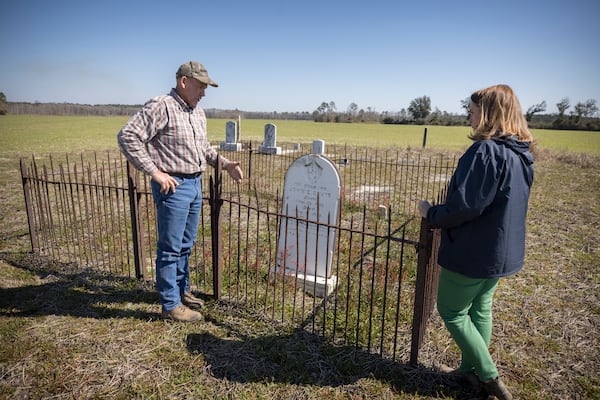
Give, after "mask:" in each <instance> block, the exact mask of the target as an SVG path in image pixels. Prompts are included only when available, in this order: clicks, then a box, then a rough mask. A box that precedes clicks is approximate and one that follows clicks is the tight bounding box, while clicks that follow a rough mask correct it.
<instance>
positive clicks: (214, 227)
mask: <svg viewBox="0 0 600 400" xmlns="http://www.w3.org/2000/svg"><path fill="white" fill-rule="evenodd" d="M222 181H223V171H222V168H221V156H217V165H216V167H215V176H214V177H213V176H211V177H210V197H209V199H208V202H209V204H210V237H211V244H212V265H213V296H214V298H215V300H219V299H220V298H221V287H222V284H223V262H222V259H221V248H222V244H221V206H222V205H223V200H222V199H221V192H222V189H223V188H222Z"/></svg>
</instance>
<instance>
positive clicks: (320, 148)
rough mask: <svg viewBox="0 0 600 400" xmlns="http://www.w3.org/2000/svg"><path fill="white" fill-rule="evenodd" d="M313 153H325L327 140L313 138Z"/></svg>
mask: <svg viewBox="0 0 600 400" xmlns="http://www.w3.org/2000/svg"><path fill="white" fill-rule="evenodd" d="M312 154H325V141H324V140H313V143H312Z"/></svg>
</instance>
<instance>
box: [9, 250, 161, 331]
mask: <svg viewBox="0 0 600 400" xmlns="http://www.w3.org/2000/svg"><path fill="white" fill-rule="evenodd" d="M0 260H2V261H4V262H5V263H7V264H9V265H11V266H13V267H15V268H17V269H19V270H22V271H23V272H25V273H29V274H28V275H27V276H25V278H23V277H21V279H22V280H24V281H25V282H28V281H33V280H34V279H31V276H37V277H38V278H39V279H35V282H34V283H30V284H27V283H25V284H19V285H14V287H8V288H7V287H6V286H11V285H7V284H6V282H7V281H9V280H15V281H19V280H20V279H19V277H16V278H11V277H10V276H8V277H7V276H5V275H4V273H3V274H2V275H1V276H3V281H5V285H4V286H5V287H4V288H0V315H3V316H11V317H29V316H39V315H68V316H75V317H89V318H137V319H141V320H150V319H157V318H160V314H159V313H157V312H150V311H146V310H143V308H147V307H144V306H143V305H141V303H147V304H148V306H150V305H156V304H158V294H157V293H156V291H155V290H154V288H153V287H152V286H151V284H150V283H149V282H142V281H139V280H137V279H133V278H127V277H118V276H115V275H110V274H108V273H102V272H97V271H93V270H91V269H83V270H82V269H81V268H80V267H77V266H76V265H74V264H68V263H61V262H58V261H54V260H50V259H48V258H45V257H40V256H37V255H34V254H31V253H4V252H2V253H0ZM27 278H28V279H27Z"/></svg>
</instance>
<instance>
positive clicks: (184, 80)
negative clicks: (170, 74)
mask: <svg viewBox="0 0 600 400" xmlns="http://www.w3.org/2000/svg"><path fill="white" fill-rule="evenodd" d="M187 79H188V77H187V76H185V75H184V76H182V77H180V78H179V86H181V87H182V88H185V86H186V85H187Z"/></svg>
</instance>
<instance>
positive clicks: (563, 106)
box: [556, 97, 571, 117]
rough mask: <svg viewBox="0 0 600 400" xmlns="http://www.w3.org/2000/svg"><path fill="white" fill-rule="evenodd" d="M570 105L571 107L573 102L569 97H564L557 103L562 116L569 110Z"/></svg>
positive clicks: (559, 113)
mask: <svg viewBox="0 0 600 400" xmlns="http://www.w3.org/2000/svg"><path fill="white" fill-rule="evenodd" d="M569 107H571V103H570V102H569V98H568V97H563V99H562V100H561V101H559V102H558V103H556V108H558V115H559V116H560V117H562V116H564V115H565V111H567V109H568V108H569Z"/></svg>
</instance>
